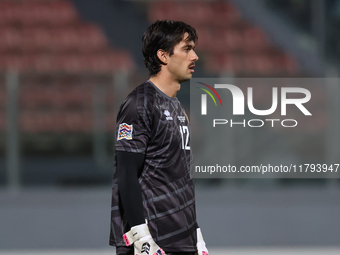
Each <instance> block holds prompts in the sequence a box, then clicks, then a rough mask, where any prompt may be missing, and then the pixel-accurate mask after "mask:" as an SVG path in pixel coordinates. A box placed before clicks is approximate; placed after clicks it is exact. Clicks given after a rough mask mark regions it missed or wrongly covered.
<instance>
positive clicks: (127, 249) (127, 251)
mask: <svg viewBox="0 0 340 255" xmlns="http://www.w3.org/2000/svg"><path fill="white" fill-rule="evenodd" d="M165 253H166V255H197V252H165ZM116 255H134V249H133V245H131V246H117V247H116Z"/></svg>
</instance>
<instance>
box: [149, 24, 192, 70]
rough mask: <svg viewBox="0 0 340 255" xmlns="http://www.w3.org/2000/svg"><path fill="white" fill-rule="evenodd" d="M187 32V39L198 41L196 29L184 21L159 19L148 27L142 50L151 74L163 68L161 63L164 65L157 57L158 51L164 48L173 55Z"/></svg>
mask: <svg viewBox="0 0 340 255" xmlns="http://www.w3.org/2000/svg"><path fill="white" fill-rule="evenodd" d="M185 33H188V37H187V38H186V40H187V41H193V42H194V43H196V42H197V40H198V34H197V31H196V29H195V28H193V27H192V26H190V25H188V24H186V23H184V22H183V21H173V20H157V21H156V22H155V23H153V24H152V25H150V26H149V27H148V28H147V30H146V31H145V32H144V34H143V37H142V41H143V45H142V51H143V56H144V64H145V66H146V68H147V69H148V72H149V75H150V76H154V75H156V74H157V73H158V72H159V71H160V70H161V65H164V63H163V62H162V61H161V60H160V59H159V58H158V57H157V51H158V50H159V49H162V50H164V51H165V52H167V53H168V54H169V55H170V56H171V55H172V54H174V47H175V45H176V44H178V43H179V42H180V41H182V39H183V36H184V34H185Z"/></svg>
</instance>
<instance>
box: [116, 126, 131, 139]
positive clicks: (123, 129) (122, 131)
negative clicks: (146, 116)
mask: <svg viewBox="0 0 340 255" xmlns="http://www.w3.org/2000/svg"><path fill="white" fill-rule="evenodd" d="M132 130H133V126H132V125H129V124H126V123H122V124H119V129H118V136H117V141H119V140H122V139H126V140H132Z"/></svg>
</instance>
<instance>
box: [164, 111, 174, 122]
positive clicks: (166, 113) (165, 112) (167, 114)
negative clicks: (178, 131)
mask: <svg viewBox="0 0 340 255" xmlns="http://www.w3.org/2000/svg"><path fill="white" fill-rule="evenodd" d="M164 115H165V116H166V120H173V119H172V117H171V116H170V112H169V111H168V110H165V111H164Z"/></svg>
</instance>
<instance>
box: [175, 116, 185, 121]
mask: <svg viewBox="0 0 340 255" xmlns="http://www.w3.org/2000/svg"><path fill="white" fill-rule="evenodd" d="M177 118H178V120H179V121H180V122H184V121H185V116H177Z"/></svg>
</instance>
